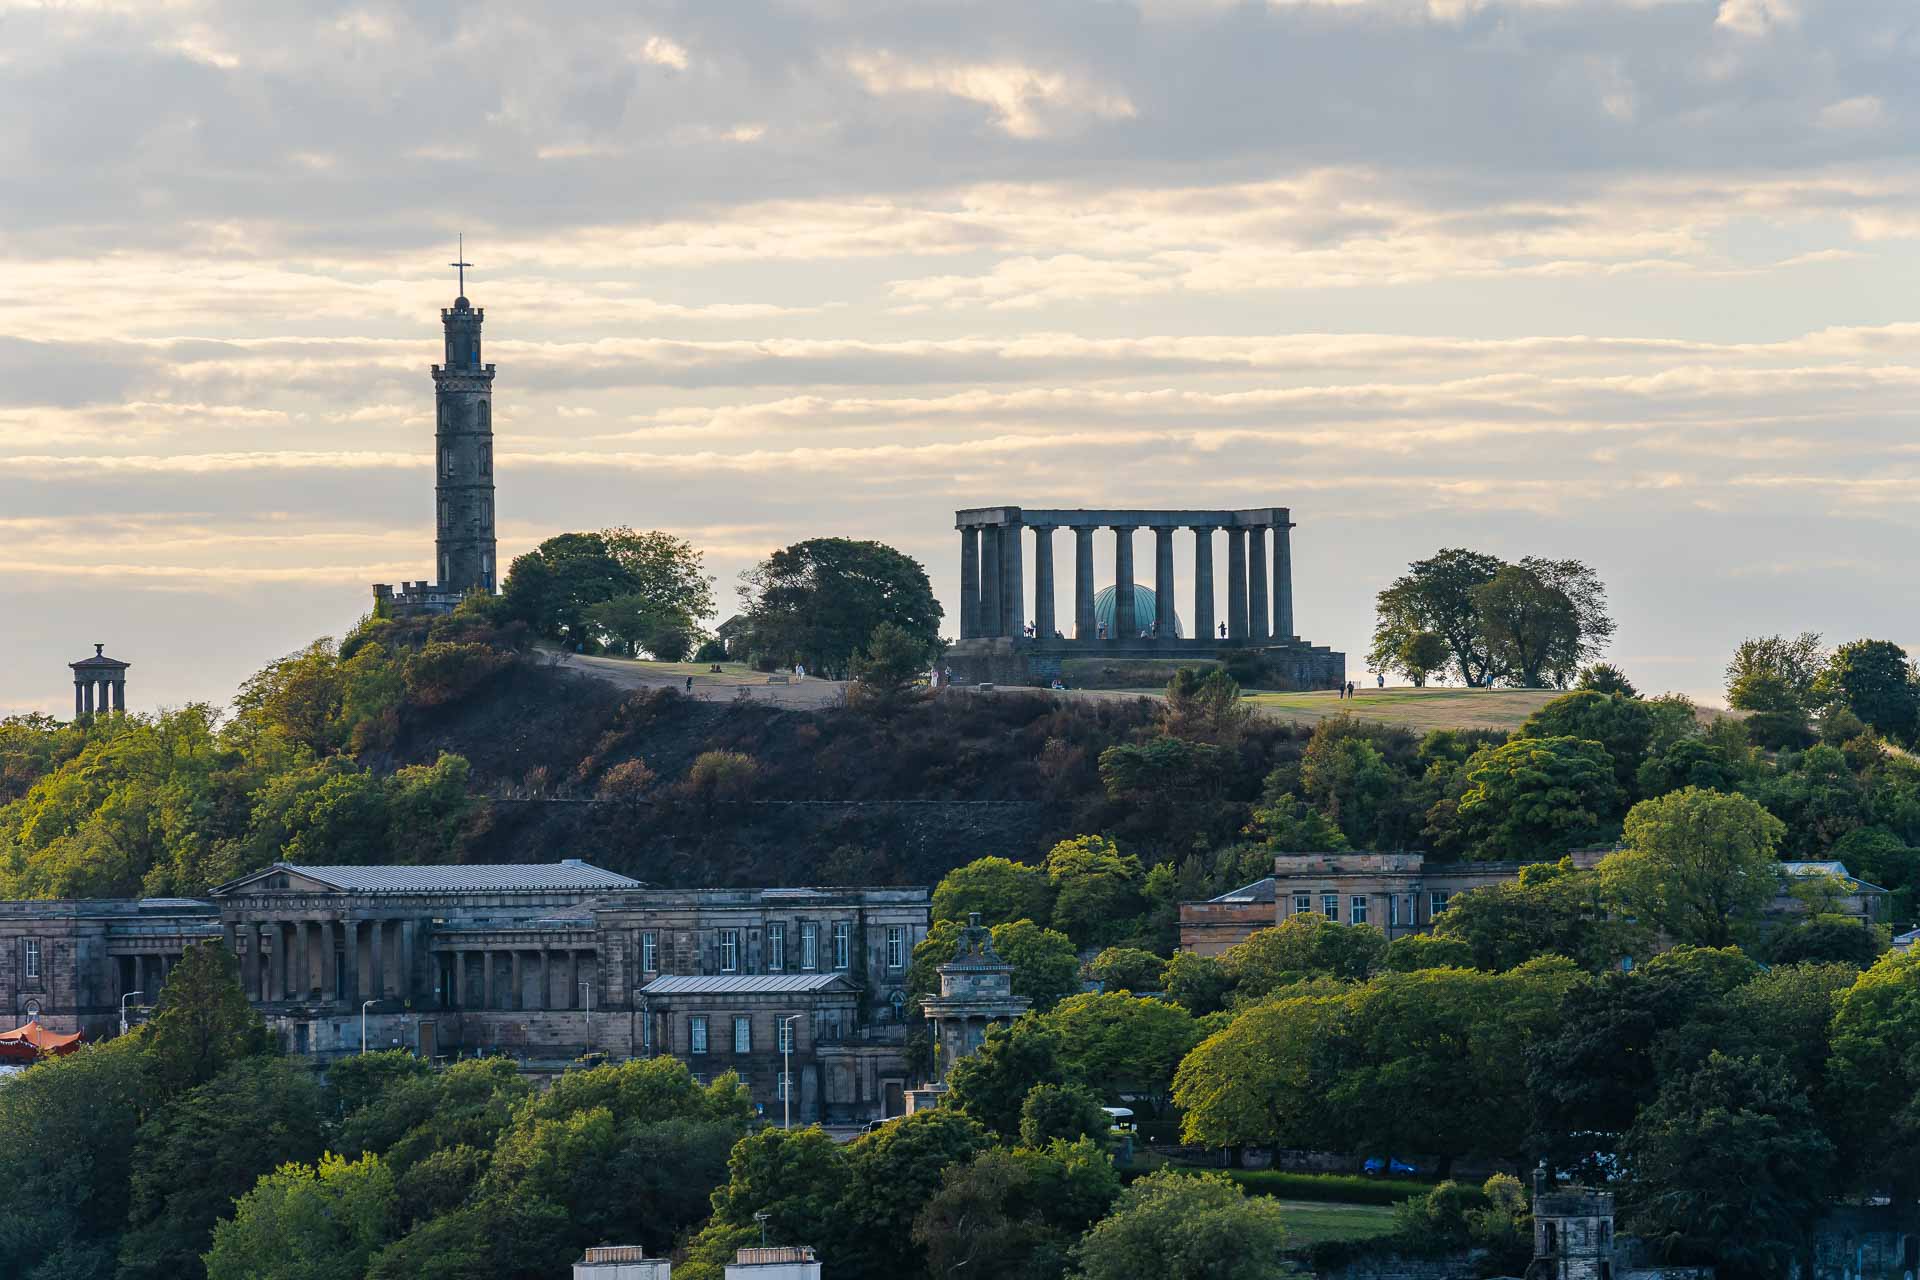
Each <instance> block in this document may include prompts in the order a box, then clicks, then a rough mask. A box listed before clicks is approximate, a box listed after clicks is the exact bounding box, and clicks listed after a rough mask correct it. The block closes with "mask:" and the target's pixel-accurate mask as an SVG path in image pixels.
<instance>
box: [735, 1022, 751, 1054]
mask: <svg viewBox="0 0 1920 1280" xmlns="http://www.w3.org/2000/svg"><path fill="white" fill-rule="evenodd" d="M733 1051H734V1052H735V1053H752V1052H753V1019H752V1018H745V1017H740V1016H737V1015H736V1016H735V1017H734V1020H733Z"/></svg>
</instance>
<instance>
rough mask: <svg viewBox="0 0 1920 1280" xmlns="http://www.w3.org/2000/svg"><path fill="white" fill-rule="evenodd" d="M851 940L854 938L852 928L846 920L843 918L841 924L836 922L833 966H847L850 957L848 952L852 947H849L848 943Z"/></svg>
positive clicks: (840, 967) (839, 967)
mask: <svg viewBox="0 0 1920 1280" xmlns="http://www.w3.org/2000/svg"><path fill="white" fill-rule="evenodd" d="M851 940H852V930H851V929H850V928H849V927H848V925H847V922H846V921H844V920H842V921H841V922H840V923H839V924H836V925H834V926H833V967H834V968H836V969H844V968H846V967H847V961H848V959H849V956H848V952H849V950H850V948H849V947H848V943H849V942H850V941H851Z"/></svg>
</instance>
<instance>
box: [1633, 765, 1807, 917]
mask: <svg viewBox="0 0 1920 1280" xmlns="http://www.w3.org/2000/svg"><path fill="white" fill-rule="evenodd" d="M1785 831H1786V828H1785V827H1784V826H1783V825H1782V824H1781V822H1780V820H1779V819H1778V818H1775V817H1774V816H1773V815H1772V814H1770V813H1768V812H1767V811H1766V810H1765V809H1762V808H1761V807H1760V806H1759V805H1757V804H1755V803H1754V802H1753V801H1751V800H1749V799H1747V798H1746V797H1745V796H1729V795H1723V794H1721V793H1719V792H1717V791H1699V790H1695V789H1694V788H1692V787H1688V788H1686V789H1684V790H1681V791H1675V792H1672V793H1670V794H1668V795H1664V796H1661V797H1660V798H1658V799H1656V800H1642V801H1641V802H1640V803H1639V804H1637V805H1635V806H1634V807H1633V810H1632V812H1630V813H1628V814H1627V822H1626V835H1625V842H1626V846H1627V847H1626V848H1625V849H1623V850H1622V851H1620V852H1619V853H1614V854H1609V855H1608V856H1607V857H1606V858H1605V859H1603V860H1602V861H1601V863H1600V868H1599V870H1600V879H1601V883H1602V884H1603V885H1604V886H1605V887H1606V890H1607V892H1608V893H1609V894H1610V895H1612V896H1613V897H1614V898H1616V899H1617V900H1618V901H1619V902H1621V903H1622V904H1623V905H1624V906H1625V908H1626V910H1627V911H1628V912H1629V914H1631V915H1634V916H1636V917H1638V918H1639V919H1641V920H1643V921H1646V922H1648V923H1650V924H1653V925H1656V926H1658V927H1659V928H1660V929H1662V930H1663V931H1665V933H1666V934H1667V936H1668V937H1670V938H1672V939H1673V940H1675V941H1677V942H1690V943H1694V944H1696V945H1698V946H1704V947H1724V946H1726V945H1728V944H1729V943H1731V942H1733V941H1734V940H1735V939H1736V937H1739V936H1743V935H1745V934H1747V933H1749V932H1751V931H1752V930H1753V929H1754V928H1756V927H1757V925H1758V923H1759V920H1760V915H1761V913H1762V912H1763V911H1764V910H1765V909H1766V907H1767V905H1768V904H1769V903H1771V902H1772V901H1773V897H1774V894H1775V893H1776V892H1777V891H1778V889H1779V883H1780V866H1779V862H1778V861H1777V859H1776V858H1775V856H1774V849H1775V847H1776V846H1777V845H1778V844H1779V841H1780V837H1781V835H1782V834H1783V833H1784V832H1785Z"/></svg>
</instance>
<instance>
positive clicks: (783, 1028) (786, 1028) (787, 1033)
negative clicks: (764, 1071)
mask: <svg viewBox="0 0 1920 1280" xmlns="http://www.w3.org/2000/svg"><path fill="white" fill-rule="evenodd" d="M780 1052H781V1053H792V1052H793V1024H792V1023H791V1022H788V1021H787V1020H786V1019H785V1018H782V1019H780Z"/></svg>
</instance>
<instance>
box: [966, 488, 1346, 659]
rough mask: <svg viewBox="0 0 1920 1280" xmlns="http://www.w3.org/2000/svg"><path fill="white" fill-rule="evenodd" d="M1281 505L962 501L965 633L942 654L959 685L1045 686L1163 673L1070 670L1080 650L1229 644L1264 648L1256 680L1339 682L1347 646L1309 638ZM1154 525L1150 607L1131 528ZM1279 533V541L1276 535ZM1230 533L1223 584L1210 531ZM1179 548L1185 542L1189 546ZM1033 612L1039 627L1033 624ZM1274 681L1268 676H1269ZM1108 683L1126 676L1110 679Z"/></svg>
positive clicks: (1125, 652) (1202, 648)
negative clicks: (1062, 535) (1067, 556)
mask: <svg viewBox="0 0 1920 1280" xmlns="http://www.w3.org/2000/svg"><path fill="white" fill-rule="evenodd" d="M1289 517H1290V512H1289V510H1288V509H1287V508H1285V507H1255V508H1250V509H1246V510H1180V509H1174V510H1121V509H1114V510H1078V509H1074V510H1063V509H1036V508H1023V507H1014V506H1000V507H978V508H971V509H967V510H962V511H958V512H956V513H955V516H954V528H955V529H956V530H957V531H958V532H959V534H960V586H961V601H960V633H961V638H960V640H959V642H958V643H956V644H955V645H954V646H953V648H952V649H950V650H948V653H947V655H946V657H945V658H944V659H943V662H944V663H945V664H946V665H948V666H950V667H951V668H952V670H953V672H954V674H955V676H956V678H957V679H958V680H959V682H960V683H962V684H966V683H970V682H976V681H978V682H985V681H989V680H992V681H998V682H1002V683H1008V684H1035V685H1041V684H1045V683H1048V682H1049V680H1050V679H1052V678H1055V677H1058V676H1063V675H1064V676H1067V677H1068V678H1069V682H1070V683H1072V682H1073V681H1075V680H1088V679H1095V678H1098V677H1099V676H1100V674H1101V672H1102V671H1104V672H1105V673H1106V675H1108V676H1110V677H1111V678H1114V679H1133V680H1136V681H1138V680H1141V679H1148V680H1151V679H1154V678H1156V673H1153V672H1150V671H1143V670H1141V669H1140V668H1138V667H1134V666H1125V665H1120V664H1119V663H1118V662H1116V663H1115V664H1114V665H1111V666H1108V667H1105V668H1102V669H1093V668H1087V669H1078V670H1076V669H1074V668H1068V667H1063V666H1062V665H1061V664H1062V663H1063V662H1066V661H1068V660H1070V659H1074V658H1080V657H1085V658H1096V657H1098V658H1109V659H1116V660H1126V661H1127V662H1132V661H1134V660H1154V659H1159V660H1166V659H1184V658H1189V657H1191V658H1192V659H1195V660H1211V661H1217V660H1219V659H1220V657H1221V654H1220V649H1221V647H1222V645H1223V643H1224V645H1225V646H1227V647H1229V648H1235V649H1239V648H1246V649H1252V650H1255V651H1257V654H1258V657H1259V670H1260V672H1261V673H1262V676H1261V679H1262V682H1263V686H1262V687H1281V688H1297V689H1320V688H1329V689H1330V688H1333V687H1335V686H1337V685H1340V684H1343V683H1344V682H1345V678H1346V675H1345V673H1346V659H1345V655H1343V654H1339V653H1334V652H1332V651H1331V650H1329V649H1327V648H1324V647H1322V646H1317V645H1313V644H1311V643H1308V642H1306V641H1303V640H1301V639H1300V638H1299V636H1298V635H1297V634H1296V623H1295V619H1294V609H1293V563H1292V561H1293V544H1292V529H1293V522H1292V520H1291V519H1290V518H1289ZM1028 528H1031V529H1032V530H1033V531H1034V536H1033V549H1032V554H1033V557H1034V570H1033V581H1032V587H1033V591H1032V594H1031V596H1029V595H1028V594H1027V592H1026V567H1025V566H1026V553H1027V549H1026V546H1025V545H1024V543H1025V539H1024V537H1023V531H1024V530H1025V529H1028ZM1143 528H1144V529H1151V530H1153V537H1154V542H1153V574H1152V582H1153V591H1152V592H1151V596H1152V605H1151V608H1150V610H1149V611H1148V612H1146V613H1145V614H1143V613H1142V611H1141V610H1142V608H1143V606H1144V604H1145V597H1147V596H1148V594H1149V593H1148V592H1145V591H1141V592H1139V595H1140V596H1141V597H1142V601H1141V603H1140V604H1136V602H1135V592H1136V590H1137V588H1136V586H1135V584H1136V583H1137V582H1139V581H1140V577H1139V571H1138V570H1137V569H1136V565H1135V560H1134V543H1133V534H1134V532H1135V531H1136V530H1138V529H1143ZM1058 529H1071V530H1072V531H1073V607H1072V629H1071V634H1070V635H1069V634H1068V633H1067V627H1066V625H1065V623H1066V615H1065V614H1064V613H1063V606H1062V602H1061V601H1060V599H1059V596H1060V591H1059V585H1058V581H1057V575H1056V573H1055V571H1054V544H1053V534H1054V532H1055V530H1058ZM1183 529H1184V530H1188V531H1191V533H1192V534H1193V561H1192V573H1193V579H1192V581H1193V586H1192V596H1191V599H1192V602H1193V613H1192V619H1191V622H1192V625H1191V627H1188V626H1187V625H1186V622H1187V620H1186V619H1185V618H1183V617H1181V616H1180V615H1179V614H1177V613H1176V612H1175V609H1176V604H1177V603H1178V601H1179V599H1180V596H1181V594H1182V583H1181V573H1182V570H1181V569H1180V566H1179V561H1178V556H1179V554H1180V552H1176V549H1175V542H1176V539H1175V534H1176V533H1177V532H1178V531H1180V530H1183ZM1269 529H1271V530H1272V531H1273V532H1272V546H1271V548H1269V546H1268V533H1267V531H1268V530H1269ZM1101 530H1108V531H1111V532H1112V534H1113V538H1114V544H1113V580H1112V581H1113V585H1112V588H1111V591H1112V597H1113V599H1112V608H1111V611H1109V609H1108V605H1107V591H1105V590H1102V589H1101V583H1100V582H1099V581H1098V580H1097V579H1096V578H1095V576H1094V575H1095V570H1094V550H1095V537H1096V535H1097V534H1099V532H1100V531H1101ZM1216 531H1219V532H1224V533H1225V534H1226V540H1227V573H1226V590H1225V591H1224V593H1223V592H1221V591H1220V590H1219V580H1218V577H1217V576H1216V567H1217V561H1216V559H1215V552H1214V541H1213V535H1214V533H1215V532H1216ZM1181 551H1182V552H1183V551H1184V543H1182V544H1181ZM1029 622H1030V624H1031V625H1029ZM1268 682H1270V683H1268ZM1113 687H1127V686H1121V685H1114V686H1113Z"/></svg>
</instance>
